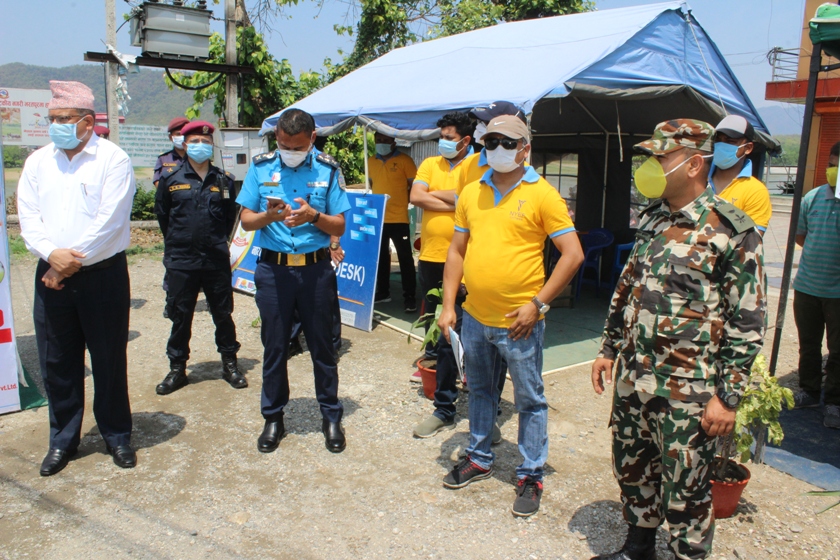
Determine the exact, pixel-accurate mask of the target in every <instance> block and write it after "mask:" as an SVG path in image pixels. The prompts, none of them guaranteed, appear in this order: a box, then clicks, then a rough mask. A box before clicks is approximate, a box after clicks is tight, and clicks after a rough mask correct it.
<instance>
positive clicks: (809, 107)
mask: <svg viewBox="0 0 840 560" xmlns="http://www.w3.org/2000/svg"><path fill="white" fill-rule="evenodd" d="M820 62H822V44H821V43H817V44H816V45H814V49H813V50H812V51H811V65H810V72H809V74H808V94H807V96H806V97H805V116H804V120H803V122H802V137H801V139H800V141H799V161H798V163H797V168H796V186H795V187H794V190H793V207H792V208H791V210H790V227H789V228H788V238H787V247H785V267H784V271H783V272H782V287H781V293H780V294H779V309H778V311H777V312H776V332H774V333H773V350H772V351H771V353H770V373H771V374H772V375H776V365H777V360H778V358H779V347H780V346H781V344H782V328H783V327H784V325H785V311H786V309H787V300H788V291H789V290H790V275H791V270H792V268H793V249H794V247H795V245H796V227H797V225H798V223H799V206H800V204H801V202H802V190H803V187H804V183H805V167H806V166H807V164H808V143H809V140H810V138H811V120H812V119H813V116H814V100H815V98H816V96H817V80H818V79H819V74H820V70H821V68H820Z"/></svg>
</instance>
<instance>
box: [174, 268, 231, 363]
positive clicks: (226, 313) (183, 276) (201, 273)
mask: <svg viewBox="0 0 840 560" xmlns="http://www.w3.org/2000/svg"><path fill="white" fill-rule="evenodd" d="M166 276H167V279H168V281H169V291H168V292H167V294H168V297H167V303H168V306H169V319H170V320H171V321H172V332H171V333H170V335H169V342H168V343H167V345H166V355H167V357H168V358H169V359H170V360H172V361H173V362H186V361H187V360H189V359H190V337H192V322H193V315H195V304H196V302H197V301H198V291H199V290H200V289H203V290H204V296H205V297H206V298H207V305H208V306H209V307H210V315H211V316H212V317H213V324H214V325H216V350H218V352H219V354H236V353H237V352H238V351H239V346H240V345H239V342H237V341H236V325H234V324H233V288H232V287H231V271H230V268H228V267H225V268H223V269H221V270H178V269H175V268H170V269H167V270H166Z"/></svg>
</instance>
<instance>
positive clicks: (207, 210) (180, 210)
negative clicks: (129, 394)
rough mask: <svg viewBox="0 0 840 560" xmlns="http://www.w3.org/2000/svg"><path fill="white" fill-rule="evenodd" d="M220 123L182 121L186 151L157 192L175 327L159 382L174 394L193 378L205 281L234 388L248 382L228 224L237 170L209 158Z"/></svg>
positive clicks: (164, 390) (219, 344) (233, 208)
mask: <svg viewBox="0 0 840 560" xmlns="http://www.w3.org/2000/svg"><path fill="white" fill-rule="evenodd" d="M213 130H214V129H213V125H211V124H210V123H208V122H204V121H195V122H192V123H189V124H188V125H186V126H185V127H184V128H183V129H182V133H183V135H184V146H185V147H186V149H187V152H186V153H187V159H186V161H184V162H183V163H182V164H181V165H179V166H178V167H175V168H172V170H171V171H168V172H166V171H165V172H164V174H163V176H162V177H161V180H160V183H159V184H158V189H157V194H156V198H155V214H157V217H158V223H159V224H160V229H161V231H163V236H164V257H163V264H164V266H165V267H166V272H167V277H168V280H169V298H168V302H167V306H168V307H169V317H170V319H171V320H172V333H171V335H170V336H169V343H168V344H167V346H166V355H167V356H168V357H169V363H170V372H169V374H168V375H167V376H166V378H165V379H164V380H163V381H162V382H161V383H160V384H159V385H158V386H157V387H156V389H155V390H156V391H157V393H158V394H159V395H168V394H169V393H172V392H173V391H176V390H178V389H180V388H181V387H183V386H184V385H186V384H187V383H189V380H188V379H187V374H186V367H187V360H188V359H189V357H190V335H191V330H192V320H193V313H194V312H195V304H196V300H197V299H198V291H199V289H203V290H204V295H205V296H206V297H207V303H208V305H209V307H210V314H211V315H212V317H213V323H215V325H216V348H217V349H218V351H219V353H220V354H221V355H222V377H223V378H224V379H225V380H226V381H227V382H228V383H230V385H231V386H232V387H233V388H234V389H242V388H244V387H247V386H248V381H247V380H246V379H245V377H244V376H243V375H242V374H241V373H240V372H239V369H238V368H237V363H236V353H237V352H238V351H239V342H237V341H236V326H235V325H234V324H233V317H232V316H231V314H232V313H233V289H232V288H231V271H230V251H229V249H228V232H230V230H231V227H232V225H233V222H234V220H235V219H236V206H235V204H234V194H233V191H232V189H233V177H232V176H231V175H230V174H229V173H225V172H223V171H222V170H221V169H219V168H218V167H216V166H214V165H212V164H211V163H210V157H211V156H212V155H213Z"/></svg>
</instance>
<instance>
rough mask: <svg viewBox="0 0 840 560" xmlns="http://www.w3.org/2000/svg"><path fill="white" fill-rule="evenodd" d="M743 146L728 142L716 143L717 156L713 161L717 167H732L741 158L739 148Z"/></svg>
mask: <svg viewBox="0 0 840 560" xmlns="http://www.w3.org/2000/svg"><path fill="white" fill-rule="evenodd" d="M740 147H741V146H733V145H732V144H727V143H726V142H716V143H715V156H714V158H713V159H712V162H713V163H714V164H715V167H717V168H720V169H730V168H731V167H732V166H733V165H735V164H736V163H738V161H740V160H741V158H739V157H738V148H740Z"/></svg>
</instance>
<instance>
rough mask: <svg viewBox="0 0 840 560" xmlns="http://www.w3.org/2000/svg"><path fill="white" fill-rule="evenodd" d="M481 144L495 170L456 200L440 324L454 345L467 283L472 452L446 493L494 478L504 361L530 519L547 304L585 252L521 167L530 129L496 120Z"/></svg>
mask: <svg viewBox="0 0 840 560" xmlns="http://www.w3.org/2000/svg"><path fill="white" fill-rule="evenodd" d="M483 140H484V146H485V149H486V150H487V163H488V164H489V165H490V167H491V168H492V170H491V171H488V172H487V173H485V174H484V177H482V179H481V180H480V181H478V182H474V183H470V184H469V185H467V186H466V187H465V188H464V190H463V191H462V192H461V195H460V196H459V197H458V204H457V208H456V212H455V234H454V236H453V238H452V243H451V246H450V248H449V254H448V256H447V259H446V269H445V271H444V280H443V311H442V312H441V315H440V319H439V321H438V325H439V326H440V328H441V330H442V331H443V333H444V334H445V335H446V336H449V329H450V328H452V327H454V326H455V324H456V319H457V312H456V309H455V305H456V300H455V291H456V289H457V287H458V284H459V283H460V281H461V278H462V276H463V278H464V281H465V282H466V285H467V287H468V289H469V293H468V294H467V299H466V302H465V304H464V311H463V323H462V326H461V344H462V345H463V347H464V353H465V359H464V361H465V364H466V368H467V372H466V373H467V380H468V381H469V386H470V397H469V398H470V402H469V416H470V443H469V446H468V447H467V449H466V457H465V458H464V459H463V460H462V461H460V462H459V463H458V464H456V465H455V467H454V468H453V469H452V471H451V472H450V473H449V474H447V475H446V477H444V479H443V485H444V486H446V487H447V488H463V487H464V486H466V485H468V484H470V483H471V482H473V481H476V480H481V479H484V478H488V477H489V476H490V475H491V474H492V472H493V468H492V465H493V461H494V459H495V454H494V453H493V452H492V451H491V448H490V445H491V434H492V430H493V424H494V420H495V417H496V407H497V403H498V378H497V375H498V373H497V372H496V371H495V370H494V369H495V368H494V364H496V363H497V362H499V361H500V360H501V359H502V358H504V359H505V360H506V361H507V364H508V369H509V371H510V376H511V379H512V380H513V387H514V395H515V403H516V409H517V410H518V411H519V450H520V453H522V455H523V459H524V460H523V462H522V464H521V465H519V467H517V469H516V475H517V478H518V483H517V490H516V496H517V497H516V500H515V501H514V503H513V509H512V511H513V514H514V515H516V516H520V517H527V516H529V515H533V514H534V513H536V512H537V510H538V509H539V505H540V497H541V496H542V488H543V485H542V477H543V470H544V465H545V462H546V460H547V459H548V404H547V402H546V399H545V395H544V388H543V381H542V358H543V336H544V333H545V321H544V319H543V316H544V315H545V313H547V312H548V310H549V306H548V305H547V303H548V302H550V301H552V300H553V299H554V298H555V297H557V295H558V294H559V293H560V292H561V290H562V289H563V288H564V287H565V286H566V285H567V284H568V283H569V281H570V280H571V279H572V277H573V276H574V274H575V272H577V269H578V267H579V266H580V264H581V263H582V262H583V250H582V249H581V246H580V242H579V241H578V237H577V234H576V233H575V227H574V225H573V224H572V220H571V218H570V217H569V213H568V209H567V208H566V203H565V202H564V201H563V199H562V198H561V197H560V194H559V193H558V192H557V190H555V189H554V187H552V186H551V185H550V184H549V183H548V182H547V181H546V180H545V179H543V178H542V177H540V176H539V174H538V173H537V172H536V170H534V168H533V167H525V165H524V162H525V159H526V158H527V157H528V153H529V152H530V150H531V145H530V133H529V131H528V127H527V125H526V124H525V123H523V122H522V121H521V120H520V119H519V118H517V117H516V116H513V115H503V116H499V117H496V118H493V119H491V120H490V123H489V124H488V125H487V132H486V133H485V134H484V136H483ZM546 237H549V238H551V240H552V242H553V243H554V246H555V247H557V249H558V250H559V251H560V254H561V255H562V256H561V257H560V261H559V262H558V263H557V266H556V267H555V269H554V271H553V272H552V273H551V276H550V277H549V278H548V280H546V278H545V272H544V268H543V248H544V245H545V239H546Z"/></svg>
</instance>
